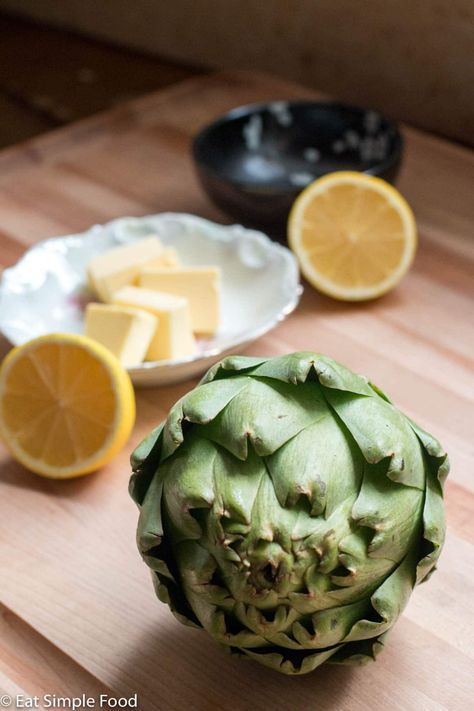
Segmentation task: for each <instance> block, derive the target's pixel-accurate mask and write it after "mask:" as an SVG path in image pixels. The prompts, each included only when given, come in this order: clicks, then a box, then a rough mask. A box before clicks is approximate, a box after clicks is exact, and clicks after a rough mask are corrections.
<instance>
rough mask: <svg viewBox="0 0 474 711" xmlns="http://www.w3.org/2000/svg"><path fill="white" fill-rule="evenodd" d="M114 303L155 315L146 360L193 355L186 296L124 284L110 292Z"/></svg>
mask: <svg viewBox="0 0 474 711" xmlns="http://www.w3.org/2000/svg"><path fill="white" fill-rule="evenodd" d="M113 301H114V303H115V304H119V305H122V306H132V307H134V308H140V309H145V311H148V312H149V313H151V314H153V315H154V316H157V317H158V326H157V329H156V331H155V335H154V336H153V338H152V341H151V343H150V346H149V348H148V351H147V354H146V356H145V358H146V360H164V359H166V360H167V359H175V358H183V357H185V356H189V355H193V354H194V353H195V351H196V342H195V340H194V336H193V333H192V329H191V314H190V312H189V306H188V302H187V300H186V299H183V298H180V297H178V296H172V295H171V294H162V293H160V292H158V291H152V290H151V289H142V288H140V287H137V286H124V287H123V288H122V289H120V290H119V291H117V292H116V293H115V294H114V297H113Z"/></svg>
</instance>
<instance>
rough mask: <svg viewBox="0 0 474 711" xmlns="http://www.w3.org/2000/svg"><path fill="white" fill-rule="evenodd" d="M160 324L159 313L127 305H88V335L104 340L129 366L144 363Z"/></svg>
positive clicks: (86, 320) (101, 341) (86, 327)
mask: <svg viewBox="0 0 474 711" xmlns="http://www.w3.org/2000/svg"><path fill="white" fill-rule="evenodd" d="M157 326H158V319H157V318H156V316H153V315H152V314H149V313H147V312H146V311H142V310H140V309H133V308H130V307H126V306H113V305H112V304H88V305H87V307H86V318H85V334H86V336H89V337H90V338H93V339H94V340H96V341H98V342H99V343H102V345H103V346H105V347H106V348H108V349H109V351H111V352H112V353H113V354H114V355H115V356H116V357H117V358H118V359H119V361H120V362H121V364H122V365H123V366H125V367H126V368H131V367H133V366H136V365H140V363H142V361H143V360H144V358H145V354H146V352H147V351H148V348H149V346H150V343H151V341H152V338H153V336H154V335H155V332H156V328H157Z"/></svg>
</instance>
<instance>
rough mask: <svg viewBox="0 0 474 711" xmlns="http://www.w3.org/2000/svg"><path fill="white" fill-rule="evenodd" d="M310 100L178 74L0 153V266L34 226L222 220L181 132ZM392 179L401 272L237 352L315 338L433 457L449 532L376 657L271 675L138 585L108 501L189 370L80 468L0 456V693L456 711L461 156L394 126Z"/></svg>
mask: <svg viewBox="0 0 474 711" xmlns="http://www.w3.org/2000/svg"><path fill="white" fill-rule="evenodd" d="M302 96H314V94H313V93H311V92H309V91H307V90H304V89H302V88H299V87H297V86H294V85H290V84H287V83H283V82H281V81H280V80H276V79H272V78H269V77H267V76H263V75H257V74H253V73H231V74H230V73H228V74H218V75H215V76H211V77H204V78H197V79H193V80H191V81H187V82H185V83H183V84H180V85H176V86H175V87H173V88H171V89H167V90H165V91H161V92H158V93H155V94H152V95H149V96H145V97H143V98H141V99H139V100H137V101H133V102H132V103H129V104H124V105H121V106H119V107H117V108H116V109H114V110H112V111H109V112H107V113H105V114H102V115H99V116H97V117H93V118H92V119H88V120H85V121H82V122H80V123H78V124H75V125H73V126H70V127H67V128H65V129H61V130H59V131H57V132H54V133H51V134H49V135H46V136H43V137H40V138H38V139H35V140H32V141H29V142H28V143H26V144H23V145H21V146H18V147H14V148H11V149H8V150H5V151H3V153H0V255H1V257H0V262H1V264H2V265H3V266H8V265H9V264H12V263H13V262H14V261H15V260H16V259H17V258H18V257H19V256H20V255H21V254H22V252H23V251H24V250H25V249H26V248H27V247H28V246H29V245H31V244H33V243H34V242H36V241H37V240H39V239H43V238H45V237H50V236H53V235H60V234H64V233H70V232H74V231H80V230H83V229H86V228H87V227H89V226H90V225H91V224H92V223H97V222H104V221H106V220H109V219H111V218H114V217H118V216H121V215H144V214H147V213H152V212H160V211H165V210H177V211H185V212H192V213H196V214H198V215H202V216H205V217H209V218H211V219H216V220H220V221H222V222H228V219H227V218H226V217H225V216H224V215H222V214H220V213H219V212H218V211H217V210H216V209H215V208H214V207H212V205H211V204H210V203H209V201H208V200H207V198H206V197H205V196H204V194H203V193H202V191H201V190H200V188H199V186H198V184H197V181H196V178H195V175H194V172H193V169H192V164H191V160H190V154H189V146H190V139H191V136H192V135H193V134H194V133H195V132H196V131H197V130H198V129H199V128H200V127H201V126H203V125H204V124H205V123H206V122H208V121H210V120H211V119H213V118H214V117H215V116H217V115H218V114H220V113H221V112H223V111H225V110H227V109H229V108H231V107H233V106H235V105H238V104H243V103H248V102H252V101H256V100H266V99H283V98H290V97H302ZM404 133H405V137H406V158H405V162H404V166H403V170H402V174H401V177H400V181H399V187H400V189H401V191H402V192H403V193H404V194H405V195H406V197H407V198H408V200H409V201H410V203H411V204H412V206H413V208H414V210H415V213H416V216H417V219H418V224H419V228H420V247H419V251H418V255H417V258H416V262H415V266H414V268H413V269H412V271H411V272H410V274H409V275H408V277H407V278H406V279H405V280H404V282H403V284H402V285H401V286H400V287H399V288H398V289H397V290H396V291H394V292H393V293H391V294H389V295H388V296H386V297H384V298H383V299H381V300H379V301H376V302H373V303H369V304H356V305H351V304H341V303H336V302H334V301H331V300H330V299H327V298H324V297H322V296H320V295H318V294H317V293H316V292H314V291H313V290H312V289H311V288H310V287H309V286H307V287H306V289H305V294H304V297H303V300H302V303H301V305H300V307H299V308H298V310H297V311H296V313H295V314H293V315H292V316H291V317H290V318H289V319H288V320H287V321H286V322H285V323H283V324H282V325H280V326H279V327H278V328H277V329H275V330H274V331H273V332H271V333H270V334H269V335H267V336H265V337H264V338H262V339H261V340H260V341H258V342H256V343H255V344H253V345H252V347H251V348H249V349H248V351H247V352H248V353H250V354H263V355H274V354H279V353H284V352H288V351H292V350H303V349H304V350H316V351H320V352H323V353H326V354H328V355H330V356H332V357H334V358H336V359H338V360H341V361H342V362H344V363H345V364H347V365H348V366H349V367H351V368H353V369H354V370H356V371H358V372H363V373H366V374H369V375H370V377H371V379H372V380H373V381H374V382H376V383H378V384H380V386H381V387H382V388H383V389H385V390H386V391H387V392H388V393H389V394H390V395H391V396H392V398H393V399H394V400H395V402H396V403H397V404H398V405H399V406H400V407H401V408H402V409H403V410H404V411H405V412H407V413H408V414H409V415H411V416H412V417H414V418H415V419H416V420H417V421H418V422H419V423H420V424H421V425H423V426H424V427H425V428H426V429H428V430H429V431H431V432H433V434H435V435H436V436H438V437H439V438H440V439H441V441H442V442H443V444H444V445H445V447H446V448H447V449H448V451H449V452H450V454H451V460H452V467H453V471H452V475H451V477H450V480H449V483H448V485H447V497H446V498H447V508H448V522H449V532H448V537H447V541H446V546H445V551H444V554H443V556H442V558H441V562H440V564H439V570H438V572H437V573H436V574H435V575H434V576H433V577H432V578H431V579H430V581H429V582H428V583H426V584H424V585H422V586H421V587H420V588H419V589H417V590H415V592H414V594H413V596H412V599H411V601H410V603H409V605H408V607H407V609H406V610H405V612H404V613H403V616H402V618H401V620H400V621H399V623H398V624H397V625H396V627H395V629H394V630H393V633H392V634H391V636H390V639H389V642H388V644H387V646H386V649H385V651H384V652H383V654H382V655H381V656H380V657H379V659H378V661H377V662H376V663H375V664H372V665H369V666H367V667H363V668H348V667H342V668H339V667H331V666H326V667H323V668H321V669H319V670H317V671H316V672H314V673H313V674H311V675H308V676H306V677H299V678H287V677H284V676H281V675H278V674H276V673H275V672H272V671H270V670H266V669H264V668H260V667H259V666H257V665H255V664H253V663H250V662H239V661H236V660H232V659H231V658H229V657H228V656H227V655H225V654H224V653H223V652H222V651H221V650H220V649H219V648H218V647H217V645H215V643H214V642H213V641H212V640H210V639H208V638H207V636H206V635H205V634H204V633H200V632H198V631H195V630H190V629H187V628H185V627H182V626H181V625H179V623H178V622H176V621H175V620H174V618H173V617H172V616H171V614H170V613H169V611H168V610H167V608H166V607H165V606H164V605H162V604H161V603H159V602H158V601H157V600H156V599H155V596H154V593H153V591H152V586H151V583H150V579H149V575H148V572H147V569H146V567H145V565H144V564H143V563H142V562H141V561H140V559H139V556H138V553H137V551H136V548H135V542H134V535H135V534H134V529H135V525H136V520H137V512H136V510H135V508H134V505H133V504H132V502H131V501H130V500H129V498H128V495H127V481H128V477H129V465H128V456H129V452H130V450H131V449H132V447H134V446H135V444H137V443H138V441H139V440H140V439H141V438H142V437H143V436H144V435H145V433H147V432H148V431H149V430H150V429H151V428H152V427H153V426H154V425H156V424H157V423H158V422H159V421H160V420H161V419H162V418H163V417H164V415H165V413H166V412H167V410H168V408H169V407H170V406H171V404H172V403H173V402H174V401H175V400H176V399H177V398H178V397H179V396H181V395H182V394H183V393H184V392H185V391H186V390H187V389H188V388H190V387H192V385H193V383H192V382H189V383H184V384H180V385H176V386H172V387H165V388H161V389H153V390H142V391H140V392H138V421H137V425H136V428H135V431H134V433H133V436H132V438H131V441H130V444H129V446H128V447H127V448H126V450H125V451H123V452H122V453H121V454H120V455H119V456H118V457H117V458H116V459H115V461H114V462H113V463H112V464H110V465H109V466H108V467H106V468H105V469H104V470H103V471H101V472H100V473H98V474H97V475H94V476H91V477H89V478H86V479H83V480H78V481H72V482H63V483H61V482H59V483H54V482H49V481H43V480H41V479H40V478H38V477H35V476H34V475H32V474H29V473H28V472H26V471H24V470H23V469H22V468H21V467H20V466H18V465H16V464H14V463H13V462H12V461H11V460H10V459H9V458H8V456H7V454H6V453H5V452H4V451H3V450H2V452H1V455H0V486H1V492H0V496H1V499H0V502H1V503H0V517H1V518H0V521H1V524H0V536H1V538H0V581H1V582H0V603H1V607H0V612H1V617H0V689H3V690H4V693H9V694H11V695H14V694H16V693H23V694H27V695H29V694H36V695H39V696H40V697H41V696H42V695H43V694H46V693H50V694H53V693H56V694H58V695H60V696H68V695H79V694H82V693H85V694H87V695H90V696H93V697H94V698H95V699H98V696H99V694H100V693H101V692H103V693H110V694H119V695H120V694H123V695H127V696H130V695H132V694H135V693H137V694H138V707H139V708H140V709H142V710H143V711H148V710H151V709H159V710H160V711H161V710H169V709H176V710H178V711H184V710H185V709H186V710H187V709H203V710H205V709H232V710H236V711H237V710H247V709H288V710H290V709H291V711H294V710H296V709H301V710H303V709H304V710H306V709H317V708H318V709H319V708H324V709H338V710H340V711H362V710H364V711H368V710H369V711H371V710H373V711H385V710H386V711H396V710H398V709H400V711H402V710H403V711H407V709H408V710H410V709H417V711H424V710H427V709H430V710H431V709H453V710H454V709H455V710H456V711H461V710H463V711H464V710H466V711H467V709H471V708H473V703H474V702H473V697H474V684H473V671H474V663H473V662H474V644H473V636H472V630H473V629H474V614H473V607H474V605H473V600H474V555H473V543H474V535H473V534H474V523H473V522H474V483H473V471H474V467H473V459H474V453H473V446H472V442H473V428H472V424H473V410H472V401H473V391H474V383H473V380H474V379H473V370H472V362H471V357H472V353H473V343H474V334H473V327H472V326H473V299H472V296H473V274H474V271H473V257H474V254H473V253H474V249H473V241H472V239H473V234H472V226H473V224H474V209H473V199H472V191H473V180H474V162H473V159H472V155H470V154H469V153H468V151H467V150H465V149H463V148H461V147H459V146H456V145H453V144H450V143H447V142H445V141H441V140H439V139H437V138H434V137H432V136H429V135H426V134H423V133H420V132H418V131H415V130H412V129H408V128H407V129H405V131H404Z"/></svg>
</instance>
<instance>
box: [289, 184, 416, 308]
mask: <svg viewBox="0 0 474 711" xmlns="http://www.w3.org/2000/svg"><path fill="white" fill-rule="evenodd" d="M288 242H289V245H290V247H291V249H292V250H293V252H294V253H295V254H296V256H297V257H298V261H299V263H300V267H301V271H302V272H303V274H304V276H305V277H306V279H307V280H308V281H309V282H310V283H311V284H312V285H313V286H314V287H315V288H316V289H319V291H322V292H323V293H325V294H328V295H329V296H333V297H334V298H336V299H342V300H344V301H362V300H364V299H374V298H376V297H378V296H381V295H382V294H385V293H386V292H387V291H390V289H392V288H393V287H394V286H395V285H396V284H398V282H399V281H400V279H401V278H402V277H403V276H404V275H405V274H406V272H407V271H408V269H409V268H410V265H411V263H412V261H413V258H414V256H415V251H416V243H417V232H416V223H415V218H414V216H413V212H412V210H411V208H410V206H409V205H408V203H407V201H406V200H405V199H404V198H403V197H402V196H401V195H400V193H399V192H398V190H395V188H393V187H392V186H391V185H389V183H387V182H385V180H382V179H381V178H375V177H373V176H370V175H365V174H364V173H356V172H350V171H340V172H336V173H329V174H328V175H325V176H324V177H322V178H319V179H318V180H315V181H314V182H313V183H311V184H310V185H308V187H307V188H305V190H303V192H302V193H301V194H300V195H299V196H298V197H297V199H296V201H295V203H294V205H293V207H292V209H291V212H290V217H289V221H288Z"/></svg>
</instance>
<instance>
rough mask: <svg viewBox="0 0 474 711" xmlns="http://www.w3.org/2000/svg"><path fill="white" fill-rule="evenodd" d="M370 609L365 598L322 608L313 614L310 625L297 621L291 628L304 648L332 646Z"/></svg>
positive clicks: (341, 639) (343, 637)
mask: <svg viewBox="0 0 474 711" xmlns="http://www.w3.org/2000/svg"><path fill="white" fill-rule="evenodd" d="M370 609H371V608H370V603H369V601H368V600H366V599H364V600H361V601H359V602H355V603H351V604H349V605H342V606H340V607H333V608H331V609H329V610H321V611H320V612H316V613H315V614H313V615H311V617H310V620H311V622H310V625H308V623H306V624H305V625H303V624H302V623H301V622H299V621H296V622H295V623H294V624H293V627H292V630H291V632H292V636H293V638H294V639H295V640H296V641H297V642H298V643H299V645H300V648H303V649H322V648H327V647H332V646H334V645H336V644H339V643H340V642H342V641H343V640H344V639H345V637H346V636H347V635H348V633H349V632H350V630H351V628H352V627H353V625H354V624H355V623H356V622H357V621H358V620H361V619H363V617H364V615H366V614H367V613H368V612H369V610H370ZM308 626H309V627H310V629H308Z"/></svg>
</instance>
